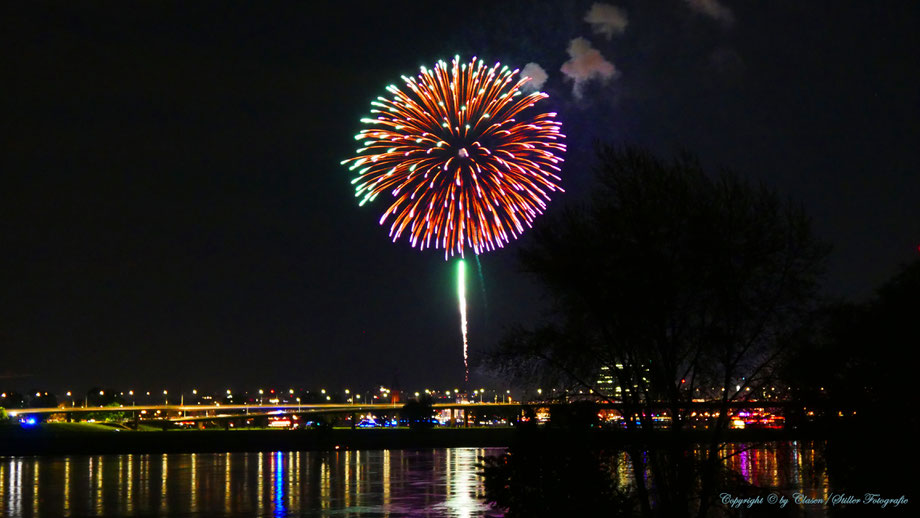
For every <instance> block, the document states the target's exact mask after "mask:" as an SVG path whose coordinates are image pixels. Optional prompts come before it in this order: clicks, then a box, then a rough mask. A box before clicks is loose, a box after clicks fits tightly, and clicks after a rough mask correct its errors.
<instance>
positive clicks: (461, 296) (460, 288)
mask: <svg viewBox="0 0 920 518" xmlns="http://www.w3.org/2000/svg"><path fill="white" fill-rule="evenodd" d="M457 300H458V302H459V304H460V332H461V333H462V334H463V369H464V378H463V381H469V380H470V365H469V355H468V354H467V353H468V349H469V343H468V341H467V337H466V263H465V262H464V261H463V259H460V261H458V262H457Z"/></svg>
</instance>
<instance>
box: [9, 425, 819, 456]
mask: <svg viewBox="0 0 920 518" xmlns="http://www.w3.org/2000/svg"><path fill="white" fill-rule="evenodd" d="M814 438H816V437H815V436H814V434H805V433H801V432H799V433H790V432H787V431H783V430H731V431H729V432H728V433H727V435H726V441H727V442H766V441H787V440H794V439H814ZM671 439H672V436H671V435H670V434H668V433H667V432H661V433H660V434H659V433H656V434H652V435H651V436H639V435H635V434H631V433H628V432H626V431H623V430H579V431H569V430H560V429H536V430H518V429H514V428H444V429H432V430H408V429H372V430H351V429H312V430H171V431H126V430H118V429H111V430H106V429H100V428H99V427H97V428H92V429H80V428H73V427H71V428H55V427H50V428H44V429H24V428H18V427H17V428H9V429H6V430H0V455H64V454H94V455H97V454H127V453H134V454H141V453H193V452H195V453H212V452H248V451H309V450H346V449H348V450H384V449H386V450H398V449H425V448H462V447H475V448H485V447H508V446H512V445H514V444H516V443H519V442H532V441H535V442H539V443H540V445H541V446H544V445H545V446H546V447H566V446H568V445H571V444H576V443H577V444H585V443H587V444H592V445H596V446H598V447H618V446H622V445H626V444H631V443H636V442H639V443H648V442H652V443H665V442H668V441H670V440H671ZM707 439H708V437H707V434H706V432H705V431H700V432H698V433H697V432H689V433H688V434H687V435H685V436H684V437H683V440H684V441H687V442H689V443H705V442H706V441H707Z"/></svg>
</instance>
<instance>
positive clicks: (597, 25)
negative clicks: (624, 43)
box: [585, 3, 629, 40]
mask: <svg viewBox="0 0 920 518" xmlns="http://www.w3.org/2000/svg"><path fill="white" fill-rule="evenodd" d="M585 21H586V22H588V23H590V24H591V28H592V29H594V33H595V34H603V35H604V36H606V37H607V39H608V40H609V39H610V38H612V37H613V35H614V34H623V31H625V30H626V24H627V23H629V20H628V19H627V18H626V13H625V12H624V11H623V10H622V9H620V8H619V7H616V6H613V5H610V4H602V3H595V4H593V5H592V6H591V9H590V10H588V14H586V15H585Z"/></svg>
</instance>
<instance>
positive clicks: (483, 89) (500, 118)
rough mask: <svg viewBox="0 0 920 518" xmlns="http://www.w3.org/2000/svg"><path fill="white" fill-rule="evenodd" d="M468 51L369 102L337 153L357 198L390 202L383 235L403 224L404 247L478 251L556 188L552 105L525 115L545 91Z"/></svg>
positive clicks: (518, 225)
mask: <svg viewBox="0 0 920 518" xmlns="http://www.w3.org/2000/svg"><path fill="white" fill-rule="evenodd" d="M517 74H518V70H510V69H508V67H507V66H502V65H501V64H500V63H496V64H495V65H494V66H492V67H488V66H486V65H485V64H484V63H483V62H482V60H477V59H476V58H475V57H474V58H473V59H472V60H471V61H470V62H469V63H462V64H461V63H460V62H459V58H458V57H455V58H454V59H453V60H452V61H451V63H450V65H448V64H447V63H445V62H443V61H440V62H438V63H437V64H436V65H435V66H434V69H433V70H429V69H427V68H425V67H422V69H421V72H420V73H419V75H418V76H417V77H411V78H410V77H405V76H404V77H403V78H402V79H403V81H404V82H405V88H403V89H399V88H396V87H395V86H392V85H391V86H388V87H387V91H388V92H389V93H390V94H391V95H392V97H391V98H389V99H388V98H384V97H378V98H377V100H376V101H374V102H372V103H371V105H372V109H371V114H373V115H374V118H365V119H361V122H363V123H365V124H368V125H370V126H371V128H370V129H365V130H362V131H360V132H359V133H358V134H357V135H355V140H359V141H362V147H361V148H360V149H358V150H357V151H356V153H357V156H355V157H354V158H350V159H348V160H344V161H343V162H342V164H348V165H350V169H351V170H352V171H354V170H357V171H358V173H357V174H358V176H357V178H355V179H354V180H352V184H353V185H355V196H356V197H359V198H361V202H360V205H364V204H365V203H366V202H368V201H373V200H374V199H375V198H376V197H377V196H378V195H380V194H381V193H386V192H388V193H390V194H391V195H392V196H393V202H392V204H391V205H390V206H389V208H387V210H386V211H385V212H384V213H383V216H382V217H381V218H380V224H381V225H382V224H384V222H385V221H386V220H387V219H388V218H390V217H391V216H392V218H393V219H392V223H391V225H390V237H391V238H393V241H396V240H397V239H399V238H400V237H401V236H402V235H403V234H406V235H407V237H408V239H409V241H410V243H411V244H412V246H413V247H415V246H417V247H418V248H419V249H425V248H429V247H434V248H443V249H444V257H445V259H446V258H447V257H448V256H449V255H454V254H459V255H460V256H461V257H462V256H463V255H464V250H465V249H467V248H468V249H471V250H473V252H474V253H476V254H479V253H482V252H484V251H489V250H493V249H495V248H496V247H501V246H504V244H505V243H507V242H509V241H510V239H512V238H516V237H518V236H519V235H520V234H521V233H522V232H524V229H525V228H526V227H530V226H531V225H532V224H533V220H534V218H535V217H536V216H537V215H539V214H541V213H542V212H543V209H545V208H546V202H547V201H549V195H548V192H552V191H557V190H558V191H562V188H561V187H559V185H558V184H557V182H559V181H560V178H559V176H558V175H557V173H558V172H559V171H560V168H559V165H560V164H561V162H562V158H560V157H559V156H556V153H560V154H561V153H562V152H564V151H565V144H563V143H562V139H563V138H565V135H563V134H561V133H560V132H559V130H560V128H561V126H562V124H561V123H560V122H557V121H556V120H554V117H555V116H556V114H555V113H537V114H534V115H528V112H529V111H532V110H529V108H531V107H533V106H534V104H536V103H537V102H539V101H540V100H542V99H545V98H546V97H547V95H546V94H545V93H543V92H534V93H531V94H524V93H523V92H522V91H521V87H522V86H523V85H524V84H525V83H526V82H527V81H529V80H530V78H527V77H523V78H516V77H515V76H517Z"/></svg>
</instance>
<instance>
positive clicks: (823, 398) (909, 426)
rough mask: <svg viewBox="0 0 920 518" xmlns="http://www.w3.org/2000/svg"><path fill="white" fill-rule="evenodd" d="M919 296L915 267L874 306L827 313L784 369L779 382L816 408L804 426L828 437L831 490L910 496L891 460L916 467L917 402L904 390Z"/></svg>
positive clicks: (919, 274)
mask: <svg viewBox="0 0 920 518" xmlns="http://www.w3.org/2000/svg"><path fill="white" fill-rule="evenodd" d="M918 293H920V260H915V261H913V262H912V263H911V264H909V265H907V266H906V267H904V268H903V269H902V270H901V271H900V272H899V273H898V274H897V275H895V276H894V277H893V278H892V279H890V280H889V281H887V282H886V283H885V284H884V285H882V286H881V287H880V288H879V289H878V290H877V292H876V294H875V296H874V297H873V298H872V299H871V300H869V301H867V302H865V303H861V304H855V303H845V304H836V305H833V306H830V307H828V308H827V309H826V310H825V311H824V312H823V314H822V318H821V319H820V323H821V326H820V327H819V328H818V330H817V332H816V333H815V334H814V335H813V336H812V337H811V340H809V341H808V342H806V346H805V347H802V348H801V350H800V351H799V353H798V355H797V356H796V357H795V358H791V359H790V360H789V361H788V362H787V363H786V364H785V365H784V366H783V369H782V371H781V372H782V375H783V381H784V383H785V384H786V385H788V386H791V387H792V388H793V390H794V393H795V395H796V397H798V398H799V399H802V400H805V401H816V402H819V403H820V405H815V407H816V412H818V414H819V415H818V416H816V417H817V418H816V421H817V422H816V423H809V424H810V425H812V426H814V425H817V426H822V427H823V428H824V430H825V432H826V433H827V435H828V441H827V448H826V451H825V454H826V462H827V466H828V474H829V477H830V479H831V481H832V482H833V483H834V485H835V487H851V488H852V487H878V488H884V489H885V491H887V492H889V493H891V494H895V493H899V494H900V493H901V492H905V493H906V492H908V491H914V488H913V487H911V486H912V482H913V481H912V479H911V478H910V477H904V476H903V474H902V473H899V472H898V470H896V469H892V467H891V466H892V462H891V461H892V459H895V458H896V459H898V464H900V465H904V466H910V465H915V464H916V463H917V462H918V461H920V452H918V448H917V446H916V437H917V436H918V435H920V407H918V402H920V401H918V397H917V395H916V393H915V391H914V390H913V386H912V384H911V383H909V381H910V380H913V379H915V377H916V370H917V366H916V362H915V361H913V357H914V356H916V355H915V354H914V349H916V344H917V339H916V335H917V322H920V305H918V304H917V294H918ZM816 366H817V368H816ZM867 445H869V446H870V447H871V448H872V449H873V453H872V454H871V455H867V454H865V449H866V448H867ZM880 490H881V489H880ZM895 496H898V495H895Z"/></svg>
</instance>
